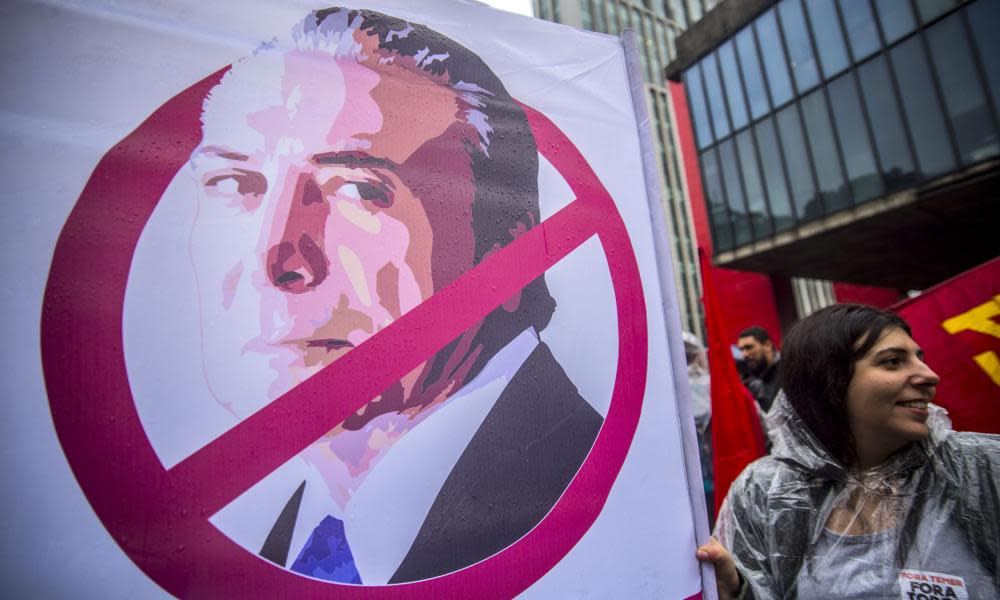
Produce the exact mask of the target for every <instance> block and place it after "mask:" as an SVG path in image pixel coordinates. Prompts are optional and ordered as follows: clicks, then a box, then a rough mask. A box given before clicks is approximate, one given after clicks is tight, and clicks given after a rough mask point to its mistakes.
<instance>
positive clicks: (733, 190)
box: [719, 139, 753, 247]
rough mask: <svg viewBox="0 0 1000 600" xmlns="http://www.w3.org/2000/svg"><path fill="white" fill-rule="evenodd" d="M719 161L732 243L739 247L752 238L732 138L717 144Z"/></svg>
mask: <svg viewBox="0 0 1000 600" xmlns="http://www.w3.org/2000/svg"><path fill="white" fill-rule="evenodd" d="M719 161H720V162H721V163H722V181H723V183H724V185H725V186H726V198H728V199H729V218H730V219H731V220H732V222H733V243H734V244H735V245H736V246H737V247H739V246H742V245H743V244H749V243H750V242H751V241H752V240H753V234H752V233H751V232H750V216H749V215H748V214H747V209H746V203H745V202H744V199H743V183H742V182H741V180H740V172H739V162H737V159H736V151H735V149H734V148H733V140H731V139H730V140H726V141H724V142H722V143H721V144H719Z"/></svg>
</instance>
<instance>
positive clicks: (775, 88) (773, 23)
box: [754, 10, 792, 108]
mask: <svg viewBox="0 0 1000 600" xmlns="http://www.w3.org/2000/svg"><path fill="white" fill-rule="evenodd" d="M754 29H756V30H757V41H758V42H759V43H760V54H761V57H762V58H763V59H764V72H765V73H766V74H767V87H768V89H770V90H771V100H772V101H773V102H774V107H775V108H777V107H779V106H781V105H782V104H784V103H786V102H788V101H789V100H791V99H792V82H791V79H789V76H788V66H787V65H786V64H785V51H784V50H783V49H782V47H781V34H780V33H778V22H777V20H776V18H775V16H774V11H773V10H771V11H768V12H766V13H764V14H763V15H761V17H760V18H759V19H757V22H756V23H754Z"/></svg>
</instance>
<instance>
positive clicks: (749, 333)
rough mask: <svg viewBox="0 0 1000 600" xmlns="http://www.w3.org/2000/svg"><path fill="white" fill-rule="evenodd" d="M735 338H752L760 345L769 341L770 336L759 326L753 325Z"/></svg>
mask: <svg viewBox="0 0 1000 600" xmlns="http://www.w3.org/2000/svg"><path fill="white" fill-rule="evenodd" d="M736 337H737V338H745V337H752V338H753V339H755V340H757V341H758V342H760V343H761V344H763V343H764V342H770V341H771V336H770V334H768V333H767V330H766V329H764V328H763V327H761V326H760V325H753V326H751V327H747V328H746V329H744V330H743V331H741V332H740V334H739V335H738V336H736Z"/></svg>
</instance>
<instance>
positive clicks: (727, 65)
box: [719, 40, 749, 129]
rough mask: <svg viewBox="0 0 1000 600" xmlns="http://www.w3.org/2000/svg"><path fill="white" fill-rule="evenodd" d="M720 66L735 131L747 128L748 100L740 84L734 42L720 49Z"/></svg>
mask: <svg viewBox="0 0 1000 600" xmlns="http://www.w3.org/2000/svg"><path fill="white" fill-rule="evenodd" d="M719 66H720V67H722V81H723V83H724V84H725V86H726V98H728V99H729V112H730V114H731V115H732V117H733V129H740V128H742V127H746V125H747V123H748V122H749V117H748V116H747V108H746V106H747V105H746V99H745V98H744V97H743V85H742V84H741V83H740V73H739V70H738V68H737V66H736V53H735V52H734V51H733V42H732V40H730V41H728V42H726V43H725V44H723V45H722V46H720V47H719Z"/></svg>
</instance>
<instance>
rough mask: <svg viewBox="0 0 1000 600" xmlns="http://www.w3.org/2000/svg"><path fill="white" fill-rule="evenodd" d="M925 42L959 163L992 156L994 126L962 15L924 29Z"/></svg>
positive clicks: (976, 160)
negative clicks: (941, 91) (958, 156)
mask: <svg viewBox="0 0 1000 600" xmlns="http://www.w3.org/2000/svg"><path fill="white" fill-rule="evenodd" d="M996 34H1000V32H996V33H995V34H994V35H996ZM927 43H928V45H929V46H930V54H931V60H932V62H933V63H934V70H935V71H936V72H937V76H938V80H939V81H940V82H941V89H942V90H947V93H946V94H944V105H945V108H946V109H947V112H948V117H949V119H950V120H951V126H952V130H953V131H954V132H955V141H956V142H957V143H958V153H959V155H960V157H961V160H962V162H963V163H966V164H969V163H974V162H978V161H980V160H983V159H986V158H990V157H992V156H996V154H997V151H998V146H997V131H996V126H995V124H994V123H993V115H992V114H990V108H989V104H987V102H986V94H985V93H984V92H983V86H982V85H981V84H980V83H979V77H978V75H977V74H976V63H975V58H974V57H973V55H972V50H971V48H970V47H969V42H968V40H967V36H966V34H965V27H964V26H963V25H962V15H961V14H960V13H952V14H951V15H950V16H948V17H946V18H945V19H943V20H942V21H939V22H938V23H936V24H935V25H934V26H933V27H931V28H930V29H928V30H927Z"/></svg>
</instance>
